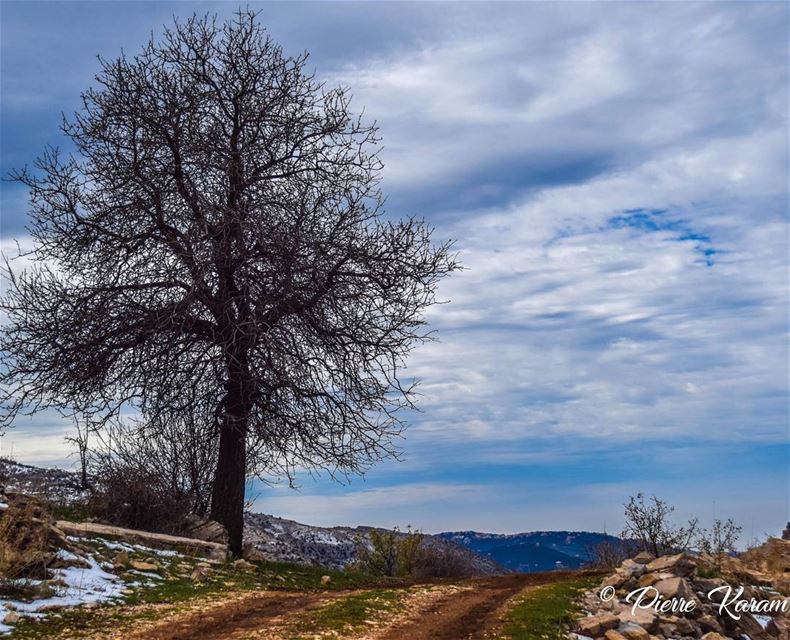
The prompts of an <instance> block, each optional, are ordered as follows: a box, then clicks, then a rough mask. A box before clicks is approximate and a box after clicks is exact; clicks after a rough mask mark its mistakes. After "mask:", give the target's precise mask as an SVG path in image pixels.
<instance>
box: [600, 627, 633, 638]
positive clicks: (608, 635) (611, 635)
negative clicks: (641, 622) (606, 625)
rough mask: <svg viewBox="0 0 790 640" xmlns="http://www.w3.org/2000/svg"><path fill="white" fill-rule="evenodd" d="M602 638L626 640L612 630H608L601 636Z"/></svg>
mask: <svg viewBox="0 0 790 640" xmlns="http://www.w3.org/2000/svg"><path fill="white" fill-rule="evenodd" d="M603 637H604V638H606V640H627V638H626V637H625V636H624V635H623V634H622V633H620V632H619V631H616V630H614V629H608V630H607V631H606V633H604V634H603Z"/></svg>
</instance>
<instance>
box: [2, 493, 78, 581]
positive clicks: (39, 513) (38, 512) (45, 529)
mask: <svg viewBox="0 0 790 640" xmlns="http://www.w3.org/2000/svg"><path fill="white" fill-rule="evenodd" d="M80 556H81V550H80V548H79V546H78V545H75V544H73V543H72V542H70V541H69V540H68V539H67V537H66V534H65V533H64V532H63V531H62V530H61V529H59V528H58V527H57V526H56V525H55V521H54V519H53V518H52V517H51V516H50V515H49V513H48V512H47V511H46V509H45V508H44V506H43V505H42V504H41V502H40V501H39V500H38V499H37V498H35V497H32V496H28V495H25V494H21V493H16V492H11V491H9V492H6V491H5V490H0V578H9V579H17V578H38V579H46V578H47V577H48V570H50V569H63V568H66V567H69V566H76V567H84V566H87V565H86V562H85V560H84V559H82V558H81V557H80Z"/></svg>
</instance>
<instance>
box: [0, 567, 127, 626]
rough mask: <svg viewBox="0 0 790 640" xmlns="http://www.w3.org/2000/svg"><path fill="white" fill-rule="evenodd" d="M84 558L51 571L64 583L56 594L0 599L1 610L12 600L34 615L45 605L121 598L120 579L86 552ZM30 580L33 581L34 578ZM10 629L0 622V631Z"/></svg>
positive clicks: (75, 603)
mask: <svg viewBox="0 0 790 640" xmlns="http://www.w3.org/2000/svg"><path fill="white" fill-rule="evenodd" d="M65 553H68V552H65ZM59 555H60V554H59ZM75 557H76V556H75ZM85 560H86V561H87V562H88V564H89V565H90V567H88V568H81V567H66V568H65V569H55V570H54V571H53V572H52V573H53V576H54V578H55V579H58V578H59V579H60V580H61V581H62V582H63V583H64V584H65V585H66V586H65V587H61V588H60V589H59V591H58V592H57V593H56V595H54V596H52V597H50V598H43V599H40V600H34V601H33V602H20V601H17V600H0V610H2V609H4V608H6V605H7V604H8V603H11V604H12V605H13V607H14V608H15V609H16V611H18V612H19V613H20V614H22V615H25V616H33V617H35V616H36V615H37V614H38V613H39V611H40V610H41V609H44V608H45V607H77V606H80V605H83V604H87V603H89V602H108V601H110V600H115V599H117V598H120V597H121V595H122V593H123V590H124V589H125V588H126V585H125V584H124V583H123V581H122V580H121V579H120V578H119V577H118V576H116V575H114V574H112V573H108V572H107V571H105V570H104V569H102V568H101V567H100V566H99V563H98V562H97V561H96V559H95V558H93V556H90V555H89V556H86V557H85ZM31 582H33V583H34V584H35V581H31ZM12 630H13V628H12V627H11V626H9V625H5V624H0V633H3V634H5V633H10V632H11V631H12Z"/></svg>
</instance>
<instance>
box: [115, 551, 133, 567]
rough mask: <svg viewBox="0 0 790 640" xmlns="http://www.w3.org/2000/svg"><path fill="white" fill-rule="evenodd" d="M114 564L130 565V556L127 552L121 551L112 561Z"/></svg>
mask: <svg viewBox="0 0 790 640" xmlns="http://www.w3.org/2000/svg"><path fill="white" fill-rule="evenodd" d="M112 563H113V564H119V565H126V564H128V563H129V554H128V553H127V552H126V551H121V552H120V553H118V554H116V555H115V557H114V558H113V559H112Z"/></svg>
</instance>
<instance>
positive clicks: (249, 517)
mask: <svg viewBox="0 0 790 640" xmlns="http://www.w3.org/2000/svg"><path fill="white" fill-rule="evenodd" d="M0 485H4V486H6V487H7V488H8V489H9V490H13V491H19V492H22V493H25V494H29V495H34V496H38V497H40V498H43V499H45V500H47V501H50V502H54V503H56V504H67V505H68V504H73V503H75V502H78V501H80V500H82V499H83V498H85V497H86V496H87V493H86V492H84V491H81V490H80V489H79V488H78V485H79V482H78V477H77V474H75V473H73V472H70V471H66V470H63V469H45V468H41V467H34V466H30V465H24V464H20V463H17V462H14V461H11V460H7V459H0ZM371 529H372V528H371V527H316V526H312V525H308V524H302V523H300V522H295V521H293V520H287V519H285V518H278V517H276V516H272V515H268V514H264V513H246V514H245V516H244V539H245V541H247V542H250V543H252V544H253V545H254V546H255V547H256V548H257V549H258V550H259V551H260V552H261V554H262V557H263V558H265V559H266V560H268V561H272V562H292V563H297V564H305V565H315V566H322V567H327V568H330V569H342V568H343V567H346V566H348V565H349V564H350V563H351V562H353V561H354V560H355V558H356V552H357V546H358V544H359V542H360V541H363V542H364V541H365V540H366V539H367V537H368V535H369V532H370V531H371ZM426 543H427V544H429V545H438V546H441V547H443V548H445V549H452V550H453V551H455V552H456V553H458V554H461V556H463V557H464V559H465V560H466V562H468V564H469V565H470V566H472V567H473V572H474V573H475V574H477V575H492V574H496V573H501V572H502V571H503V568H502V567H501V566H500V565H499V564H497V562H496V561H495V560H494V559H492V557H489V556H486V555H481V554H479V553H477V552H476V551H474V550H473V549H469V548H468V547H466V546H464V545H458V544H457V543H455V542H453V541H451V540H446V539H444V538H441V537H438V536H426Z"/></svg>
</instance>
